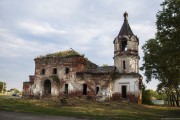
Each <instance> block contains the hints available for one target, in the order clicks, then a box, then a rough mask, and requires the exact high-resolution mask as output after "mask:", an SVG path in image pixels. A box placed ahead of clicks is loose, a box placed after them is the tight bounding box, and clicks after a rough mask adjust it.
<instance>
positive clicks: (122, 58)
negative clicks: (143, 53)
mask: <svg viewBox="0 0 180 120" xmlns="http://www.w3.org/2000/svg"><path fill="white" fill-rule="evenodd" d="M113 43H114V57H113V58H114V65H115V66H116V67H117V68H118V71H119V72H120V73H139V54H138V45H139V39H138V37H137V36H135V35H134V34H133V32H132V30H131V27H130V25H129V23H128V13H127V12H125V13H124V23H123V25H122V27H121V29H120V32H119V34H118V36H117V37H116V38H115V39H114V42H113Z"/></svg>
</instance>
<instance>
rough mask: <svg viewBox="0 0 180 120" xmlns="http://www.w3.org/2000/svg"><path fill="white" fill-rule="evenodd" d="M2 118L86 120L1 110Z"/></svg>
mask: <svg viewBox="0 0 180 120" xmlns="http://www.w3.org/2000/svg"><path fill="white" fill-rule="evenodd" d="M0 120H85V119H77V118H71V117H62V116H47V115H32V114H28V113H18V112H6V111H0Z"/></svg>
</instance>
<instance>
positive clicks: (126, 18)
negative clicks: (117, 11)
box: [124, 11, 128, 21]
mask: <svg viewBox="0 0 180 120" xmlns="http://www.w3.org/2000/svg"><path fill="white" fill-rule="evenodd" d="M124 21H128V13H127V12H126V11H125V13H124Z"/></svg>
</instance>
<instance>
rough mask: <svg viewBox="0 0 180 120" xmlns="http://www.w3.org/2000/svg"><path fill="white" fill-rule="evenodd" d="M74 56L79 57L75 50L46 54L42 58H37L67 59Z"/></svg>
mask: <svg viewBox="0 0 180 120" xmlns="http://www.w3.org/2000/svg"><path fill="white" fill-rule="evenodd" d="M74 55H81V54H79V53H78V52H76V51H75V50H66V51H59V52H56V53H51V54H47V55H44V56H39V57H38V58H41V57H42V58H44V57H67V56H74Z"/></svg>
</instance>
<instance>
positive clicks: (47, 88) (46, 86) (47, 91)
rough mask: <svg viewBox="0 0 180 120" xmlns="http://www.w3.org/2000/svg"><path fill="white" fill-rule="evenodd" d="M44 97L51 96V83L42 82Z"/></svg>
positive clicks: (47, 81)
mask: <svg viewBox="0 0 180 120" xmlns="http://www.w3.org/2000/svg"><path fill="white" fill-rule="evenodd" d="M44 95H51V81H50V80H45V81H44Z"/></svg>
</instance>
